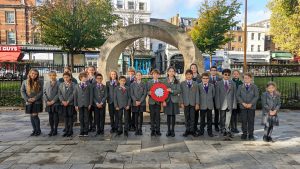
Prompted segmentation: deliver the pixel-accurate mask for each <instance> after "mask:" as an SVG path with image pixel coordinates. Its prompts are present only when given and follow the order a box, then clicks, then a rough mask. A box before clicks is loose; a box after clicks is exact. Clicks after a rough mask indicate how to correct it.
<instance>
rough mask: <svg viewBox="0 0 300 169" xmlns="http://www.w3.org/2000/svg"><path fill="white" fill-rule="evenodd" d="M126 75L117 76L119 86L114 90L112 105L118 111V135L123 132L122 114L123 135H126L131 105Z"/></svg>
mask: <svg viewBox="0 0 300 169" xmlns="http://www.w3.org/2000/svg"><path fill="white" fill-rule="evenodd" d="M125 83H126V77H125V76H120V77H119V84H120V85H119V86H118V87H116V88H115V91H114V106H115V109H116V110H117V111H118V122H119V124H118V127H119V128H118V135H121V134H122V133H123V116H124V123H125V126H124V135H125V136H126V137H128V130H129V121H128V116H129V113H128V110H129V108H130V105H131V97H130V88H129V87H128V86H126V85H125Z"/></svg>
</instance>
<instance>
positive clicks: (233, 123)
mask: <svg viewBox="0 0 300 169" xmlns="http://www.w3.org/2000/svg"><path fill="white" fill-rule="evenodd" d="M232 76H233V77H232V81H234V82H235V85H236V88H237V89H238V88H239V86H240V85H242V84H243V82H242V81H241V80H240V71H238V70H233V71H232ZM240 111H241V110H240V106H239V105H237V107H236V109H233V110H232V115H231V122H230V126H231V132H233V133H239V132H240V131H239V130H238V129H237V122H238V119H240V118H238V117H240V116H241V113H240Z"/></svg>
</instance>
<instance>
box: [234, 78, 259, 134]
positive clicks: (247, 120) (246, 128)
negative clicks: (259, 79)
mask: <svg viewBox="0 0 300 169" xmlns="http://www.w3.org/2000/svg"><path fill="white" fill-rule="evenodd" d="M243 77H244V84H243V85H240V86H239V88H238V90H237V94H236V97H237V101H238V103H239V104H240V108H241V117H242V131H243V134H242V136H241V139H242V140H246V139H247V136H248V139H249V140H254V135H253V132H254V118H255V109H256V102H257V100H258V98H259V93H258V88H257V86H256V85H255V84H254V83H252V75H251V73H245V74H244V75H243Z"/></svg>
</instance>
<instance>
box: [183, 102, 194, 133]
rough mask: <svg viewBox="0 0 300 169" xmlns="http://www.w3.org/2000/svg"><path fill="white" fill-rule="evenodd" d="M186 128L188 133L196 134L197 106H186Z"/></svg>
mask: <svg viewBox="0 0 300 169" xmlns="http://www.w3.org/2000/svg"><path fill="white" fill-rule="evenodd" d="M184 117H185V128H186V131H187V132H194V131H195V128H194V123H195V106H191V105H189V106H184Z"/></svg>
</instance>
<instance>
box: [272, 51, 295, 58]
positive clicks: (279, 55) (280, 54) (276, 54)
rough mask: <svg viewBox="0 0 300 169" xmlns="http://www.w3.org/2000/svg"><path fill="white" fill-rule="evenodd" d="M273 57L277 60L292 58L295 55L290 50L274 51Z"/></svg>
mask: <svg viewBox="0 0 300 169" xmlns="http://www.w3.org/2000/svg"><path fill="white" fill-rule="evenodd" d="M272 59H276V60H292V59H293V55H292V54H291V53H288V52H273V53H272Z"/></svg>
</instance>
